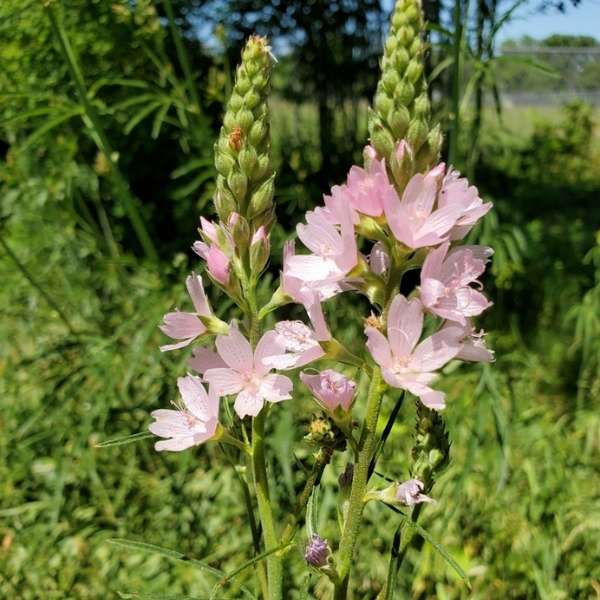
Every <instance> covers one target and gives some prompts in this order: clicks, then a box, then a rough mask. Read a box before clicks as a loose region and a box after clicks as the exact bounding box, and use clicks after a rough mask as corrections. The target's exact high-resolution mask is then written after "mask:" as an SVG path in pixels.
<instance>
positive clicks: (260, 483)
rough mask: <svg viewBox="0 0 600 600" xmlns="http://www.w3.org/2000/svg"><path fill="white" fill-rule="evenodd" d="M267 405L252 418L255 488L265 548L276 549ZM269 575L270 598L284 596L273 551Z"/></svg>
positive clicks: (275, 555)
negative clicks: (268, 464)
mask: <svg viewBox="0 0 600 600" xmlns="http://www.w3.org/2000/svg"><path fill="white" fill-rule="evenodd" d="M266 411H267V409H266V407H265V408H263V409H262V410H261V412H260V413H259V414H258V415H257V416H256V417H254V418H253V419H252V470H253V473H254V488H255V492H256V499H257V502H258V514H259V517H260V522H261V525H262V529H263V535H264V538H265V550H267V552H268V551H269V550H274V549H275V548H277V547H278V546H279V545H280V544H279V539H278V537H277V532H276V530H275V523H274V520H273V511H272V510H271V502H270V499H269V483H268V481H267V467H266V460H265V441H264V434H265V419H266V414H267V413H266ZM267 576H268V579H269V600H280V599H281V598H282V582H283V570H282V563H281V557H279V556H278V555H277V553H273V554H271V555H269V556H268V558H267Z"/></svg>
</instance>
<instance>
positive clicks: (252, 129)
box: [215, 36, 274, 227]
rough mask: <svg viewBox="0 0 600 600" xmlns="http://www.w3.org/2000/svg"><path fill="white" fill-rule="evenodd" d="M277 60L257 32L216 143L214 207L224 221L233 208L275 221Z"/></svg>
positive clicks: (244, 214) (238, 74)
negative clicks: (273, 96)
mask: <svg viewBox="0 0 600 600" xmlns="http://www.w3.org/2000/svg"><path fill="white" fill-rule="evenodd" d="M272 63H273V58H272V55H271V51H270V48H269V46H268V44H267V40H266V39H265V38H263V37H260V36H252V37H251V38H250V39H249V40H248V42H247V43H246V46H245V47H244V50H243V51H242V62H241V64H240V65H239V66H238V68H237V72H236V77H235V85H234V86H233V92H232V94H231V98H230V99H229V102H228V103H227V109H226V111H225V116H224V117H223V126H222V127H221V132H220V134H219V139H218V141H217V143H216V144H215V166H216V168H217V172H218V175H217V189H216V193H215V207H216V209H217V213H218V215H219V217H220V219H221V220H222V221H223V222H227V220H228V218H229V215H230V214H231V213H232V212H234V211H235V212H238V213H239V214H240V215H242V217H245V218H246V219H248V221H251V222H252V221H254V220H258V221H259V222H260V224H264V225H270V224H271V222H272V213H273V202H272V197H273V178H274V174H273V168H272V165H271V148H270V136H269V108H268V104H267V95H268V93H269V85H270V77H271V66H272ZM252 225H256V223H252ZM256 226H257V227H258V225H256Z"/></svg>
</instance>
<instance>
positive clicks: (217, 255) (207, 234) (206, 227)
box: [192, 217, 233, 286]
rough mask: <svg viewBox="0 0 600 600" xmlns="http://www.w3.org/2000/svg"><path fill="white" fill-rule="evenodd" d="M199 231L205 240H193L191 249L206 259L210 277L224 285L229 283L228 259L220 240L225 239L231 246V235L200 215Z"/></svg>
mask: <svg viewBox="0 0 600 600" xmlns="http://www.w3.org/2000/svg"><path fill="white" fill-rule="evenodd" d="M200 231H201V234H202V237H203V238H204V240H205V241H197V242H194V243H193V245H192V250H193V251H194V252H195V253H196V254H198V256H200V257H201V258H203V259H204V260H205V261H206V268H207V270H208V272H209V274H210V275H211V277H212V278H213V279H214V280H215V281H217V282H218V283H220V284H221V285H225V286H226V285H228V284H229V263H230V260H229V257H228V256H227V254H226V253H225V252H224V250H223V247H222V246H223V244H222V242H223V240H224V239H226V240H227V241H228V245H230V246H233V240H232V239H231V235H230V234H229V233H228V232H226V231H224V230H223V229H222V228H218V227H217V226H216V225H215V224H214V223H212V222H211V221H209V220H208V219H205V218H204V217H200ZM219 234H221V239H220V236H219Z"/></svg>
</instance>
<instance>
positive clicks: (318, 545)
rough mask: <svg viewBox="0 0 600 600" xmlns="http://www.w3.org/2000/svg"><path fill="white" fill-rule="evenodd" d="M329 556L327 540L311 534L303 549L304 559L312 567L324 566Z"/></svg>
mask: <svg viewBox="0 0 600 600" xmlns="http://www.w3.org/2000/svg"><path fill="white" fill-rule="evenodd" d="M328 558H329V545H328V544H327V541H326V540H324V539H323V538H321V537H320V536H318V535H317V534H316V533H315V534H313V536H312V538H311V540H310V541H309V542H308V544H306V550H304V560H306V562H307V563H308V564H309V565H312V566H313V567H324V566H325V565H326V564H327V559H328Z"/></svg>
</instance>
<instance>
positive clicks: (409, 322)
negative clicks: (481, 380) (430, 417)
mask: <svg viewBox="0 0 600 600" xmlns="http://www.w3.org/2000/svg"><path fill="white" fill-rule="evenodd" d="M422 331H423V305H422V304H421V302H420V301H419V300H418V298H414V299H413V300H410V301H409V300H407V299H406V298H405V297H404V296H402V295H401V294H398V295H397V296H396V297H395V298H394V300H393V301H392V305H391V306H390V310H389V313H388V317H387V338H386V337H385V336H384V335H383V334H382V333H381V332H380V331H379V330H378V329H375V328H374V327H367V328H366V329H365V333H366V334H367V347H368V349H369V352H370V353H371V356H372V357H373V358H374V360H375V362H376V363H377V364H378V365H379V366H380V367H381V369H382V374H383V378H384V380H385V381H386V382H387V383H388V384H389V385H391V386H392V387H395V388H400V389H403V390H407V391H409V392H410V393H411V394H414V395H415V396H418V397H419V399H420V400H421V402H422V403H423V404H424V405H425V406H427V407H429V408H433V409H435V410H440V409H442V408H444V406H445V404H444V398H445V394H444V393H443V392H440V391H437V390H434V389H432V388H431V387H429V384H430V383H432V382H433V381H434V380H435V378H436V373H435V371H436V370H437V369H440V368H441V367H443V366H444V365H445V364H446V363H447V362H448V361H450V360H452V359H453V358H455V357H456V355H457V354H458V353H459V352H460V350H461V344H460V341H459V336H460V332H458V331H457V330H456V329H450V328H448V329H441V330H440V331H438V332H437V333H434V334H433V335H432V336H430V337H428V338H425V339H424V340H423V341H422V342H421V343H419V344H418V342H419V339H420V337H421V333H422ZM417 344H418V345H417Z"/></svg>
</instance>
